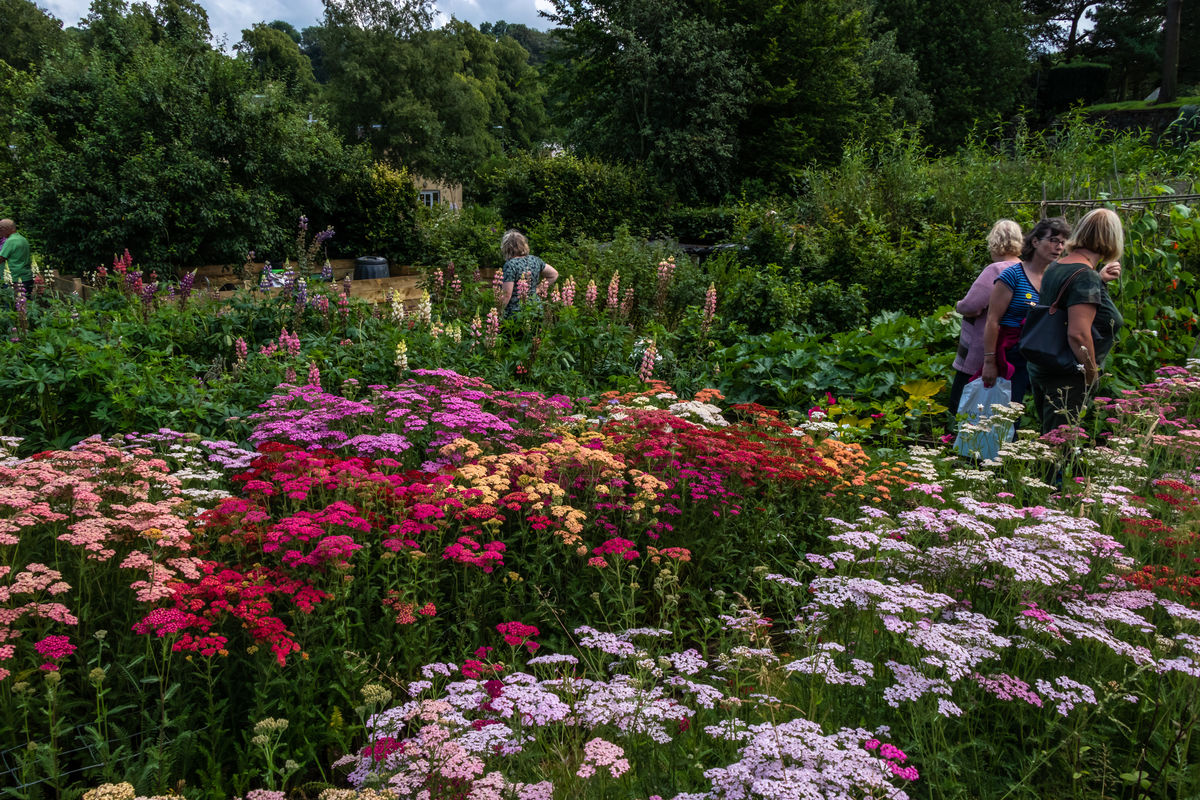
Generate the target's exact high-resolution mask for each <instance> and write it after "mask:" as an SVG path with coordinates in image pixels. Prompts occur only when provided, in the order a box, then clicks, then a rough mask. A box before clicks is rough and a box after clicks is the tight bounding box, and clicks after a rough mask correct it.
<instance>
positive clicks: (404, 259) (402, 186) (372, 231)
mask: <svg viewBox="0 0 1200 800" xmlns="http://www.w3.org/2000/svg"><path fill="white" fill-rule="evenodd" d="M352 182H353V184H354V185H353V188H352V196H353V198H354V201H353V205H352V206H351V209H350V213H349V214H347V215H346V217H345V219H346V234H347V235H346V238H347V239H348V241H349V242H351V243H353V244H354V245H355V246H357V247H359V248H361V252H359V253H358V254H359V255H365V254H371V255H380V256H383V257H385V258H386V259H388V261H389V262H391V263H393V264H405V263H409V262H411V261H412V260H413V258H414V257H415V256H416V255H417V253H418V252H419V250H420V246H419V234H418V231H417V210H418V207H419V203H418V201H417V189H416V186H414V185H413V182H412V178H411V177H409V174H408V172H407V171H406V170H404V169H403V168H401V169H396V168H395V167H392V166H390V165H389V164H385V163H383V162H376V163H374V164H371V165H370V166H368V167H367V168H366V169H365V170H364V171H363V173H362V175H361V177H360V178H359V179H358V180H353V179H352Z"/></svg>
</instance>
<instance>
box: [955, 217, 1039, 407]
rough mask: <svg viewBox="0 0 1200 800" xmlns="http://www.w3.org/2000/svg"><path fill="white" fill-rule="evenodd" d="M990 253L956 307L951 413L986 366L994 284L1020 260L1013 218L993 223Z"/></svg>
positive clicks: (1018, 236)
mask: <svg viewBox="0 0 1200 800" xmlns="http://www.w3.org/2000/svg"><path fill="white" fill-rule="evenodd" d="M987 246H988V253H990V254H991V256H992V263H990V264H988V265H987V266H986V267H984V268H983V271H982V272H980V273H979V277H977V278H976V279H975V282H974V283H972V284H971V288H970V289H968V290H967V293H966V295H964V296H963V299H962V300H959V301H958V303H956V304H955V306H954V310H955V311H957V312H958V313H959V314H962V327H961V329H960V330H959V334H958V353H957V355H955V357H954V364H953V367H954V382H953V383H951V384H950V413H951V414H957V413H958V405H959V402H960V401H961V400H962V393H963V389H965V388H966V386H967V384H968V383H970V382H971V378H973V377H974V376H975V375H978V374H979V371H980V369H982V367H983V325H984V322H985V320H986V313H987V305H988V298H989V297H991V294H992V284H993V283H995V282H996V278H998V277H1000V273H1001V272H1003V271H1004V270H1005V269H1007V268H1008V267H1010V266H1012V265H1013V264H1015V263H1017V261H1019V260H1020V254H1021V226H1020V225H1018V224H1017V223H1015V222H1013V221H1012V220H1011V219H1002V220H1000V221H998V222H997V223H996V224H995V225H993V226H992V230H991V231H990V232H989V233H988V236H987Z"/></svg>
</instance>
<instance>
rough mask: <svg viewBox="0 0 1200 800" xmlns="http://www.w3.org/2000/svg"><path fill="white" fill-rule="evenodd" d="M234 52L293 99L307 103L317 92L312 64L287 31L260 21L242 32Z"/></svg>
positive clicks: (264, 78)
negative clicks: (283, 89)
mask: <svg viewBox="0 0 1200 800" xmlns="http://www.w3.org/2000/svg"><path fill="white" fill-rule="evenodd" d="M285 24H286V23H285ZM234 49H236V50H237V51H238V54H239V55H240V56H241V57H242V58H245V59H246V60H247V61H249V62H250V66H252V67H253V68H254V71H255V72H257V73H258V74H259V75H260V76H261V77H262V78H263V80H268V81H276V82H278V83H281V84H282V85H283V86H285V87H287V90H288V92H289V93H290V94H291V95H292V96H293V97H295V98H297V99H299V100H304V99H307V98H309V97H311V96H312V95H313V93H314V92H315V91H316V88H317V83H316V81H315V80H314V79H313V71H312V62H310V61H309V60H308V56H306V55H304V54H303V53H302V52H300V46H299V45H298V44H297V43H296V42H295V41H294V40H293V39H292V38H291V37H290V36H288V35H287V33H285V32H284V31H281V30H279V29H278V28H274V27H271V26H269V25H264V24H262V23H261V22H260V23H258V24H256V25H255V26H254V27H253V28H247V29H246V30H243V31H242V40H241V41H240V42H238V44H237V45H236V47H235V48H234Z"/></svg>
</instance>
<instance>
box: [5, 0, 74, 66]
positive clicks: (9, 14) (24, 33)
mask: <svg viewBox="0 0 1200 800" xmlns="http://www.w3.org/2000/svg"><path fill="white" fill-rule="evenodd" d="M0 19H3V20H4V31H3V35H0V61H3V62H4V63H6V64H8V65H9V66H10V67H12V68H13V69H19V70H28V69H29V68H30V67H33V66H36V65H37V64H40V63H41V61H42V57H43V54H44V53H45V52H46V51H56V50H58V49H60V48H61V47H62V45H63V43H64V42H65V41H66V36H65V34H64V33H63V29H62V22H60V21H59V20H57V19H55V18H54V17H52V16H50V14H49V13H48V12H47V11H46V10H45V9H43V8H39V7H38V6H36V5H34V4H33V3H31V2H30V0H0Z"/></svg>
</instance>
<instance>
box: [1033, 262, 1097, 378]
mask: <svg viewBox="0 0 1200 800" xmlns="http://www.w3.org/2000/svg"><path fill="white" fill-rule="evenodd" d="M1087 270H1088V268H1087V267H1080V268H1079V269H1078V270H1076V271H1075V272H1074V273H1073V274H1072V275H1071V277H1069V278H1067V280H1066V282H1065V283H1063V285H1062V288H1061V289H1059V290H1058V297H1056V298H1054V302H1053V303H1051V304H1050V305H1044V304H1043V303H1040V302H1039V303H1038V304H1037V305H1036V306H1034V307H1033V308H1031V309H1029V315H1028V316H1026V317H1025V325H1024V328H1023V329H1022V330H1021V341H1020V342H1019V343H1018V345H1017V349H1019V350H1020V351H1021V355H1023V356H1025V360H1026V361H1028V362H1029V363H1031V364H1036V365H1037V366H1039V367H1041V368H1042V369H1045V370H1047V371H1049V372H1057V373H1070V372H1075V371H1076V370H1077V369H1078V363H1079V360H1078V359H1077V358H1075V354H1074V353H1073V352H1071V347H1070V345H1069V344H1068V343H1067V315H1066V314H1063V315H1062V316H1059V315H1058V311H1059V303H1061V302H1062V299H1063V295H1064V294H1066V291H1067V288H1068V287H1069V286H1070V285H1071V282H1072V281H1073V280H1075V278H1076V277H1077V276H1078V275H1079V273H1081V272H1087Z"/></svg>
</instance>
